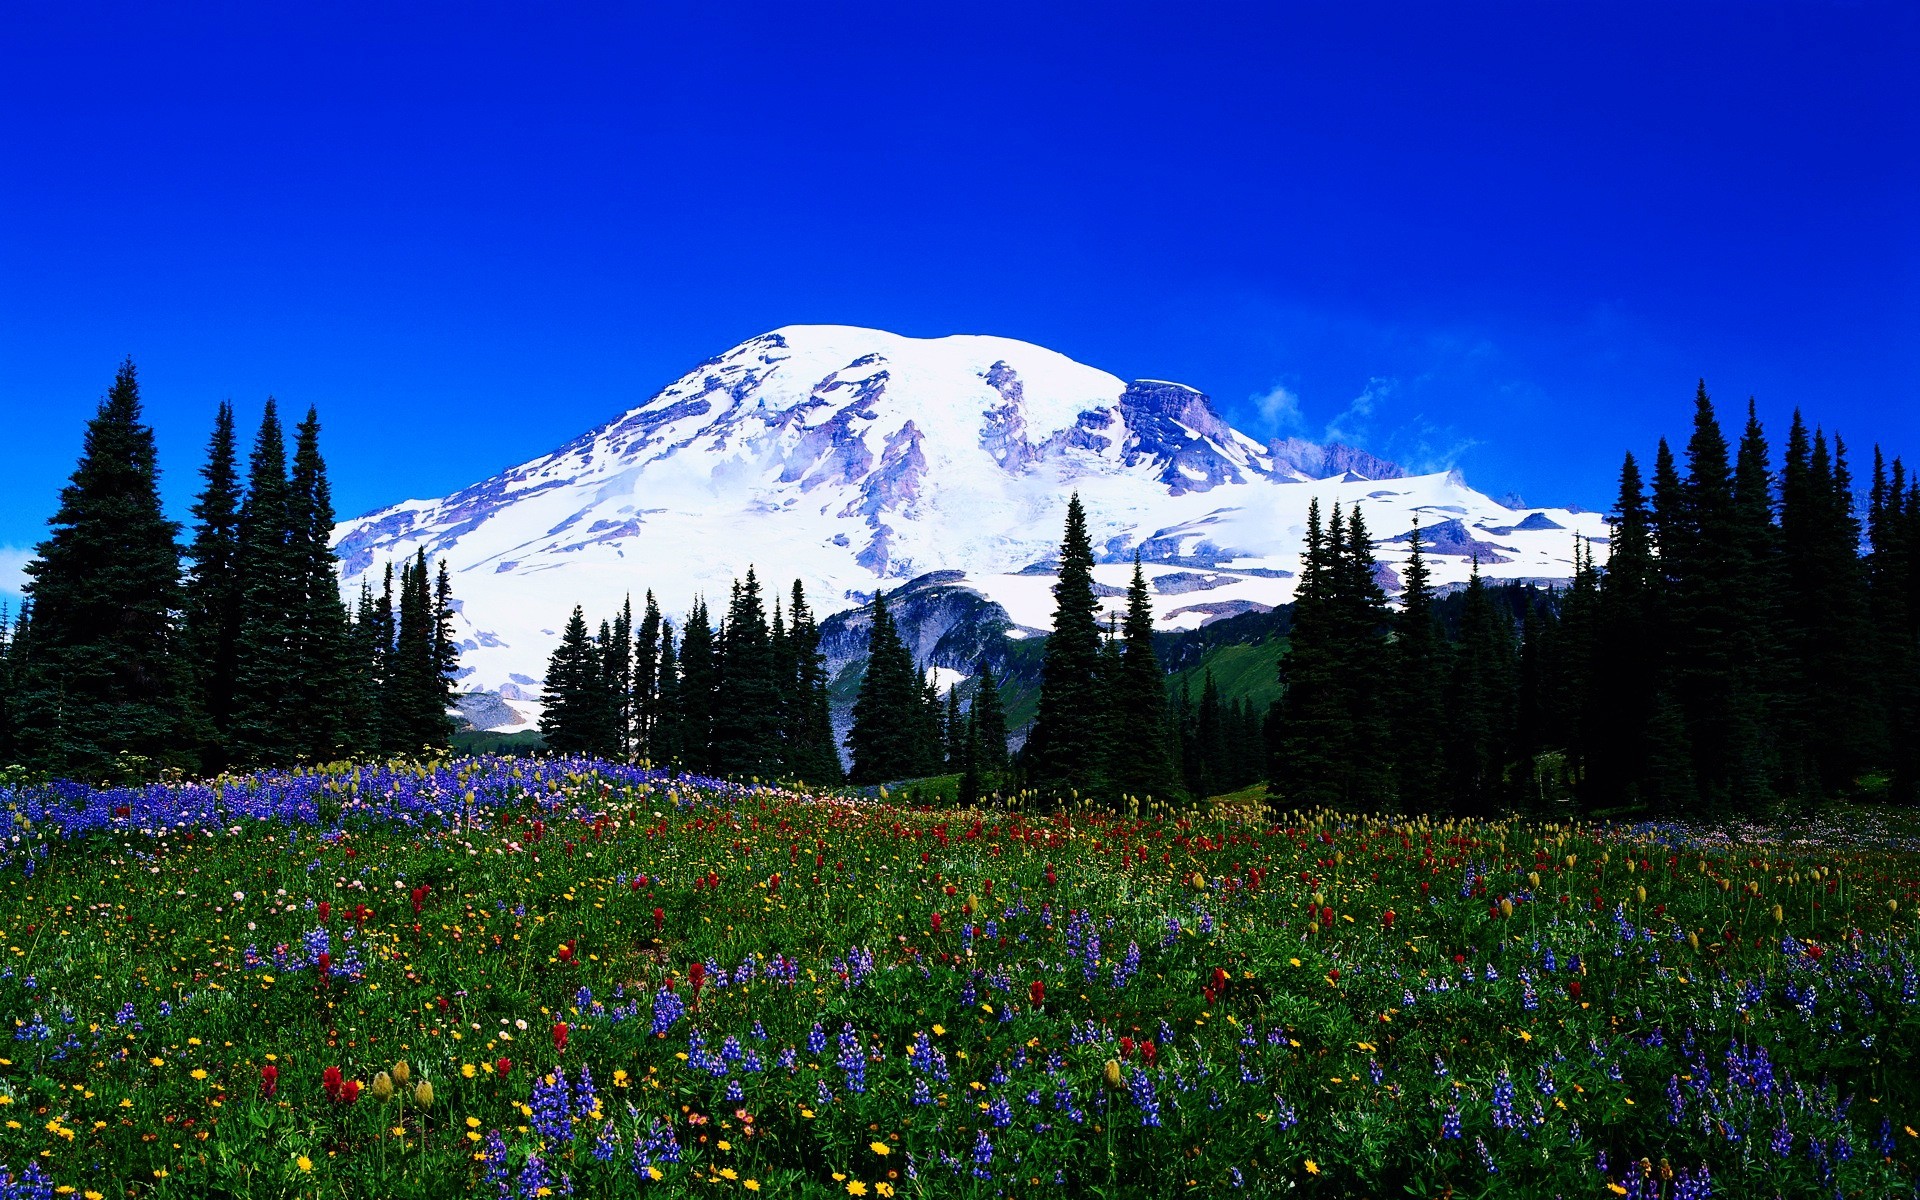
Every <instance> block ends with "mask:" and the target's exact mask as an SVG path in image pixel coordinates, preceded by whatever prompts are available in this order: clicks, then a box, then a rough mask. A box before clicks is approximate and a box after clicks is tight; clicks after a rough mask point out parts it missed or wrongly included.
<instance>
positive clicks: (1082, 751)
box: [1024, 492, 1108, 796]
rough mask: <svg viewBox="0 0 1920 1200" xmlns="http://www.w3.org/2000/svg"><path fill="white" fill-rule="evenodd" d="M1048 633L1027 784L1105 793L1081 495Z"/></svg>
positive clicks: (1072, 511) (1089, 547)
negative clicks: (1051, 625) (1051, 628)
mask: <svg viewBox="0 0 1920 1200" xmlns="http://www.w3.org/2000/svg"><path fill="white" fill-rule="evenodd" d="M1053 595H1054V613H1053V632H1052V633H1051V634H1050V635H1049V636H1048V638H1047V644H1046V653H1045V657H1044V659H1043V661H1042V664H1041V669H1040V705H1039V713H1038V715H1037V716H1036V717H1035V719H1034V724H1033V729H1032V732H1031V733H1030V734H1029V735H1028V737H1027V744H1026V748H1025V751H1024V757H1025V766H1026V774H1027V782H1028V784H1029V786H1031V787H1032V788H1033V789H1034V790H1035V791H1038V792H1040V793H1042V794H1045V795H1052V796H1064V795H1066V794H1068V793H1070V792H1078V793H1081V794H1084V795H1101V794H1104V793H1105V791H1106V784H1107V781H1106V778H1105V770H1104V768H1105V766H1106V758H1107V748H1108V742H1107V717H1108V714H1107V704H1106V698H1105V696H1103V695H1102V694H1101V692H1100V690H1099V685H1098V683H1097V680H1098V678H1099V672H1100V626H1099V622H1098V621H1097V619H1096V616H1095V614H1096V613H1097V612H1098V608H1099V605H1098V602H1097V601H1096V600H1095V598H1094V594H1093V542H1092V538H1091V537H1090V535H1089V534H1088V532H1087V515H1086V510H1085V509H1083V508H1082V507H1081V505H1080V496H1079V493H1077V492H1076V493H1075V494H1074V495H1073V496H1072V497H1071V498H1070V499H1069V500H1068V502H1067V523H1066V532H1065V536H1064V537H1063V538H1062V539H1061V544H1060V573H1059V580H1058V582H1057V583H1055V584H1054V588H1053Z"/></svg>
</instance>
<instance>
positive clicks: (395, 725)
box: [366, 562, 407, 755]
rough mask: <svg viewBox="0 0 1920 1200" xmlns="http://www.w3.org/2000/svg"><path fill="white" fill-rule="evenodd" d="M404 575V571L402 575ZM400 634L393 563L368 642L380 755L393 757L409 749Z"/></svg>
mask: <svg viewBox="0 0 1920 1200" xmlns="http://www.w3.org/2000/svg"><path fill="white" fill-rule="evenodd" d="M403 574H404V572H403ZM398 632H399V611H398V608H397V607H396V605H395V604H394V594H393V564H392V563H391V562H389V563H387V567H386V572H385V574H384V576H383V577H382V579H381V584H380V595H379V597H378V598H377V599H376V600H375V601H374V602H373V628H372V629H371V630H370V631H369V633H368V634H367V638H366V641H367V643H368V644H370V645H371V646H372V648H373V654H372V657H371V659H370V662H369V666H370V670H371V683H372V687H373V689H374V696H375V709H376V716H375V721H374V726H375V729H376V731H377V733H378V737H379V744H380V753H382V754H387V755H392V754H400V753H403V752H405V750H406V735H407V730H406V711H405V707H404V706H403V704H402V703H401V696H400V689H399V688H397V687H395V686H394V680H395V670H394V668H395V663H396V660H395V658H394V643H395V641H396V638H397V636H398Z"/></svg>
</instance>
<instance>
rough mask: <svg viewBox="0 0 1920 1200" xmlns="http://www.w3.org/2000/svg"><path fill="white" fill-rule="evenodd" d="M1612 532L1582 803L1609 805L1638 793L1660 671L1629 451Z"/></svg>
mask: <svg viewBox="0 0 1920 1200" xmlns="http://www.w3.org/2000/svg"><path fill="white" fill-rule="evenodd" d="M1609 523H1610V525H1611V527H1612V533H1613V536H1612V539H1611V542H1610V545H1609V553H1608V558H1607V571H1606V575H1605V577H1604V578H1603V579H1602V581H1601V587H1600V596H1599V604H1598V614H1597V618H1596V630H1595V636H1594V649H1593V656H1592V667H1591V671H1590V675H1589V678H1590V679H1591V681H1592V682H1591V685H1590V686H1591V693H1592V697H1593V699H1592V700H1591V702H1590V704H1589V706H1588V708H1589V711H1590V712H1591V713H1592V714H1593V734H1592V741H1593V747H1594V749H1593V753H1592V754H1591V756H1590V758H1589V762H1588V770H1587V776H1586V783H1587V787H1586V793H1587V803H1588V805H1589V806H1590V807H1608V806H1612V805H1617V804H1621V803H1624V802H1626V801H1628V800H1630V799H1632V798H1633V797H1634V796H1636V795H1638V794H1639V793H1640V789H1641V786H1642V783H1643V781H1644V779H1645V774H1646V768H1647V762H1648V755H1649V753H1650V752H1651V743H1650V740H1649V739H1650V736H1651V730H1650V728H1649V723H1650V719H1651V717H1652V715H1653V713H1654V711H1655V708H1656V706H1655V699H1654V698H1655V696H1656V695H1657V694H1658V693H1659V691H1660V683H1661V676H1662V674H1663V659H1662V655H1661V642H1662V636H1661V631H1660V627H1661V621H1660V615H1659V589H1660V578H1659V565H1658V563H1657V562H1656V561H1655V558H1654V551H1653V519H1652V513H1651V511H1650V510H1649V508H1648V505H1647V499H1646V494H1645V492H1644V490H1643V489H1642V485H1641V480H1640V468H1639V464H1638V463H1636V462H1635V461H1634V457H1633V455H1632V454H1628V455H1627V456H1626V460H1625V462H1623V463H1622V464H1621V467H1620V490H1619V496H1618V498H1617V499H1616V500H1615V502H1614V508H1613V514H1612V517H1611V520H1610V522H1609Z"/></svg>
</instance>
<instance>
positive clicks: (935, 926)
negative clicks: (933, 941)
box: [933, 913, 944, 933]
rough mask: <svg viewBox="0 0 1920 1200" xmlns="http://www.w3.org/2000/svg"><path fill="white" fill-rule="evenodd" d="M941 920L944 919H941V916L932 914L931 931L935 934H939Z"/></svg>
mask: <svg viewBox="0 0 1920 1200" xmlns="http://www.w3.org/2000/svg"><path fill="white" fill-rule="evenodd" d="M943 919H944V918H942V917H941V915H940V914H939V913H935V914H933V931H934V932H935V933H939V932H940V922H941V921H942V920H943Z"/></svg>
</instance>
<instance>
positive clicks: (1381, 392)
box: [1323, 375, 1400, 446]
mask: <svg viewBox="0 0 1920 1200" xmlns="http://www.w3.org/2000/svg"><path fill="white" fill-rule="evenodd" d="M1399 386H1400V381H1399V380H1398V379H1389V378H1386V377H1384V376H1380V375H1375V376H1374V377H1373V378H1371V379H1369V380H1367V386H1366V387H1364V388H1362V389H1361V391H1360V394H1359V395H1358V396H1355V397H1354V398H1353V402H1352V403H1350V404H1348V405H1347V407H1346V408H1345V410H1343V411H1342V412H1341V413H1340V415H1339V416H1337V417H1335V418H1334V419H1333V420H1331V421H1328V422H1327V429H1326V433H1325V434H1324V435H1323V437H1324V439H1325V440H1326V441H1329V442H1345V443H1347V444H1348V445H1351V446H1357V445H1360V444H1362V443H1363V442H1364V441H1365V440H1366V437H1367V433H1368V427H1369V426H1370V425H1371V423H1372V418H1373V410H1374V406H1375V405H1376V404H1377V403H1378V402H1379V401H1380V399H1381V398H1382V397H1384V396H1386V395H1388V394H1389V393H1391V392H1392V391H1393V390H1394V389H1395V388H1397V387H1399Z"/></svg>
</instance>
